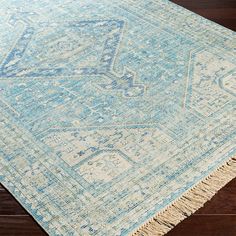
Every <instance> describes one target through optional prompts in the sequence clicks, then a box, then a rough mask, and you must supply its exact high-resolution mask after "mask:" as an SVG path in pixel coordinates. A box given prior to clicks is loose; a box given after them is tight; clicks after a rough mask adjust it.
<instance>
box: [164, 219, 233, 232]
mask: <svg viewBox="0 0 236 236" xmlns="http://www.w3.org/2000/svg"><path fill="white" fill-rule="evenodd" d="M235 235H236V215H224V216H221V215H211V216H209V215H193V216H191V217H190V218H187V219H186V220H184V221H183V222H181V223H180V224H178V225H177V226H176V227H175V228H174V229H173V230H171V231H170V232H169V233H168V234H166V236H235Z"/></svg>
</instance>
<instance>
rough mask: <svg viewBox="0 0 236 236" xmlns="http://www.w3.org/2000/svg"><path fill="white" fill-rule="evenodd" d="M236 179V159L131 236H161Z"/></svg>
mask: <svg viewBox="0 0 236 236" xmlns="http://www.w3.org/2000/svg"><path fill="white" fill-rule="evenodd" d="M235 177H236V157H234V158H231V159H230V160H229V161H227V162H226V163H225V164H224V165H222V166H221V167H219V168H218V169H217V170H215V171H214V172H213V173H212V174H210V175H209V176H208V177H207V178H205V179H204V180H202V181H201V182H199V183H197V184H196V185H195V186H194V187H193V188H191V189H190V190H188V191H187V192H185V193H184V194H183V195H182V196H181V197H180V198H179V199H177V200H176V201H175V202H173V203H171V205H169V206H167V207H166V208H165V209H164V210H162V211H161V212H158V213H157V214H156V215H155V216H154V217H153V218H152V219H150V220H149V221H148V222H146V223H145V224H144V225H142V226H141V227H139V228H138V229H137V230H136V231H135V232H133V233H132V234H131V236H161V235H164V234H166V233H167V232H168V231H170V230H171V229H172V228H174V227H175V226H176V225H177V224H178V223H180V222H181V221H182V220H184V219H185V218H187V217H188V216H190V215H191V214H193V213H194V212H195V211H197V210H198V209H199V208H201V207H202V206H203V205H204V203H206V202H207V201H208V200H210V199H211V198H212V197H213V196H214V195H215V194H216V193H217V191H218V190H220V189H221V188H222V187H224V186H225V185H226V184H227V183H228V182H230V181H231V180H232V179H234V178H235Z"/></svg>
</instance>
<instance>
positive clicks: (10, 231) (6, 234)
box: [0, 0, 236, 236]
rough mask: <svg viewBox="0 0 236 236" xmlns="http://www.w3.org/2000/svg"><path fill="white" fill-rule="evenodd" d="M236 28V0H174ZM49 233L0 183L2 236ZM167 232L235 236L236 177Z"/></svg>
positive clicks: (185, 235)
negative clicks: (200, 207) (201, 206)
mask: <svg viewBox="0 0 236 236" xmlns="http://www.w3.org/2000/svg"><path fill="white" fill-rule="evenodd" d="M172 1H173V2H175V3H177V4H179V5H182V6H184V7H186V8H188V9H190V10H192V11H194V12H196V13H198V14H200V15H202V16H204V17H206V18H208V19H211V20H213V21H215V22H217V23H219V24H221V25H223V26H225V27H228V28H230V29H232V30H235V31H236V0H172ZM45 235H47V234H46V233H45V232H44V231H43V230H42V229H41V228H40V227H39V226H38V225H37V223H36V222H35V221H34V220H33V219H32V217H31V216H30V215H29V214H28V213H27V212H26V211H25V210H24V209H23V208H22V207H21V206H20V205H19V204H18V203H17V202H16V200H15V199H14V198H13V197H12V196H11V195H10V194H9V193H8V192H7V191H6V190H5V189H4V188H3V187H1V186H0V236H45ZM167 235H168V236H236V179H234V180H233V181H231V182H230V183H229V184H228V185H227V186H225V187H224V188H223V189H222V190H220V191H219V193H218V194H217V195H216V196H215V197H214V198H213V199H212V200H211V201H210V202H208V203H206V204H205V206H204V207H203V208H202V209H200V210H199V211H197V212H196V213H195V214H193V215H192V216H190V217H189V218H188V219H186V220H184V221H183V222H182V223H180V224H179V225H178V226H176V227H175V228H174V229H173V230H172V231H170V232H169V233H168V234H167Z"/></svg>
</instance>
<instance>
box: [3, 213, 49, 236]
mask: <svg viewBox="0 0 236 236" xmlns="http://www.w3.org/2000/svg"><path fill="white" fill-rule="evenodd" d="M0 235H2V236H46V235H47V234H46V233H45V232H44V231H43V230H42V229H41V228H40V227H39V226H38V225H37V224H36V223H35V221H34V220H33V219H32V218H31V217H30V216H0Z"/></svg>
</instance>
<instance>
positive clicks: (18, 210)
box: [0, 191, 28, 215]
mask: <svg viewBox="0 0 236 236" xmlns="http://www.w3.org/2000/svg"><path fill="white" fill-rule="evenodd" d="M27 214H28V213H27V212H26V211H25V210H24V209H23V208H22V207H21V206H20V204H19V203H18V202H16V200H15V199H14V198H13V197H12V196H11V195H10V193H9V192H7V191H0V215H27Z"/></svg>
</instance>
